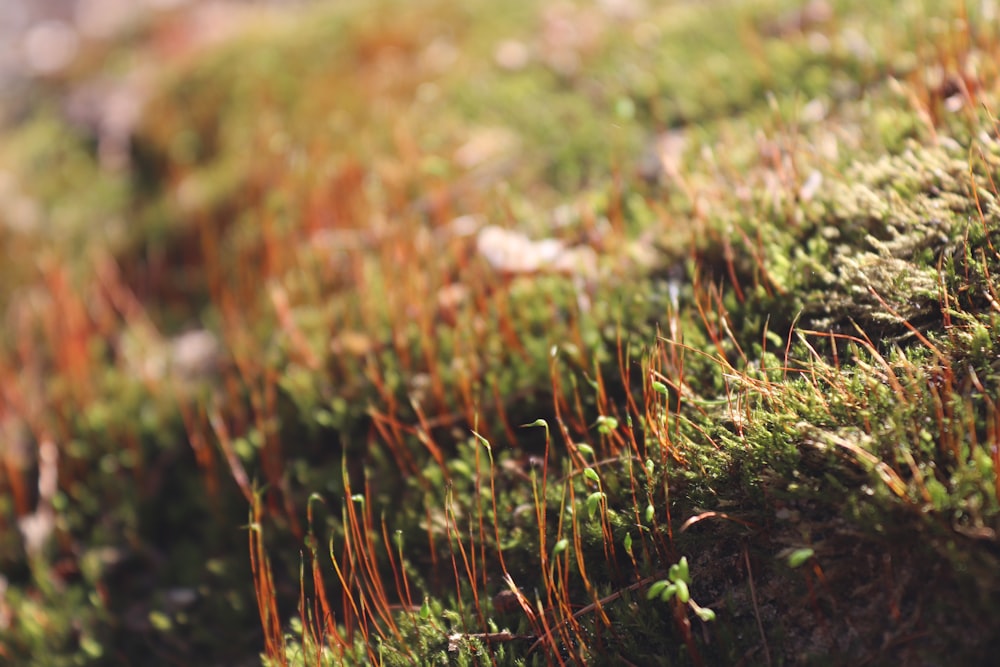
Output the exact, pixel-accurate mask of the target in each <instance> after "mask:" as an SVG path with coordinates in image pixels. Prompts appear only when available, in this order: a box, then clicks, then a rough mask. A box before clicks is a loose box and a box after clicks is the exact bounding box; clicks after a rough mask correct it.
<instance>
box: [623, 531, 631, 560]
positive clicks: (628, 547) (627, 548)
mask: <svg viewBox="0 0 1000 667" xmlns="http://www.w3.org/2000/svg"><path fill="white" fill-rule="evenodd" d="M625 553H627V554H628V555H629V556H631V555H632V533H625Z"/></svg>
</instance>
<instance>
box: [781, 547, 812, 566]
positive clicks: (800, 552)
mask: <svg viewBox="0 0 1000 667" xmlns="http://www.w3.org/2000/svg"><path fill="white" fill-rule="evenodd" d="M815 555H816V552H815V551H813V550H812V549H810V548H808V547H806V548H804V549H796V550H795V551H793V552H792V553H791V554H789V556H788V566H789V567H791V568H793V569H794V568H797V567H801V566H802V565H804V564H805V563H806V561H808V560H809V559H810V558H812V557H813V556H815Z"/></svg>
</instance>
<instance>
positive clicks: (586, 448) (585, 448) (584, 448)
mask: <svg viewBox="0 0 1000 667" xmlns="http://www.w3.org/2000/svg"><path fill="white" fill-rule="evenodd" d="M576 450H577V451H578V452H580V453H581V454H583V455H584V456H593V455H594V448H593V447H591V446H590V445H588V444H587V443H585V442H578V443H576Z"/></svg>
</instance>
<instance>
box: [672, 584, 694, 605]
mask: <svg viewBox="0 0 1000 667" xmlns="http://www.w3.org/2000/svg"><path fill="white" fill-rule="evenodd" d="M674 586H676V587H677V599H678V600H680V601H681V603H682V604H687V603H688V600H690V599H691V591H690V590H688V585H687V582H686V581H684V580H683V579H679V580H678V581H676V582H674Z"/></svg>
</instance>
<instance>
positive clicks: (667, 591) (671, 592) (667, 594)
mask: <svg viewBox="0 0 1000 667" xmlns="http://www.w3.org/2000/svg"><path fill="white" fill-rule="evenodd" d="M675 595H677V584H667V587H666V588H664V589H663V592H662V593H661V594H660V599H661V600H663V601H664V602H670V599H671V598H673V597H674V596H675Z"/></svg>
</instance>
